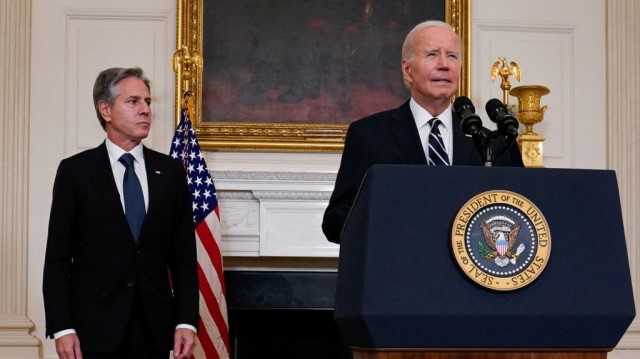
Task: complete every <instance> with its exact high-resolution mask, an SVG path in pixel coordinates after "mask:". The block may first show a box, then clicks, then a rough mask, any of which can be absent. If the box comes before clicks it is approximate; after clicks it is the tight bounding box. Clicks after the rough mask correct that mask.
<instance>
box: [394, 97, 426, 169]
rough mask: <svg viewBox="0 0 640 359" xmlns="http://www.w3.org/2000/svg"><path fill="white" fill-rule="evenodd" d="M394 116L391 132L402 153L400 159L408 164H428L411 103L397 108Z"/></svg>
mask: <svg viewBox="0 0 640 359" xmlns="http://www.w3.org/2000/svg"><path fill="white" fill-rule="evenodd" d="M392 116H393V117H394V120H393V121H391V131H392V132H393V134H394V138H395V141H396V145H397V148H398V149H399V151H400V154H399V155H400V158H404V159H406V160H407V163H415V164H426V163H427V158H426V157H425V155H424V149H423V147H422V144H421V143H420V135H418V127H416V121H415V120H414V118H413V114H411V108H410V107H409V101H407V102H405V103H404V104H403V105H402V106H400V107H399V108H397V109H396V110H395V111H394V112H393V115H392Z"/></svg>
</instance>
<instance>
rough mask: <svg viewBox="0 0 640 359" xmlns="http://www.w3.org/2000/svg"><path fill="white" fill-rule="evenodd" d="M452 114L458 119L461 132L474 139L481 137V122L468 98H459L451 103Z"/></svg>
mask: <svg viewBox="0 0 640 359" xmlns="http://www.w3.org/2000/svg"><path fill="white" fill-rule="evenodd" d="M453 113H454V114H455V115H456V116H458V118H460V124H461V126H462V132H463V133H464V134H466V135H471V136H472V137H474V138H477V137H478V136H483V132H482V128H483V127H482V120H481V119H480V116H478V115H476V108H475V107H474V106H473V103H472V102H471V100H469V98H468V97H465V96H460V97H458V98H456V100H455V101H454V102H453Z"/></svg>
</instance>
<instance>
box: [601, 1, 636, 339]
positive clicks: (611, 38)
mask: <svg viewBox="0 0 640 359" xmlns="http://www.w3.org/2000/svg"><path fill="white" fill-rule="evenodd" d="M638 16H640V3H638V1H636V0H608V1H607V50H608V51H607V118H608V133H607V136H608V139H607V140H608V141H607V142H608V151H607V152H608V158H607V161H608V167H609V168H611V169H613V170H615V171H616V175H617V178H618V186H619V189H620V202H621V205H622V217H623V221H624V224H625V236H626V238H627V249H628V251H629V264H630V268H631V276H632V281H633V284H634V297H635V302H636V311H637V310H638V308H639V304H640V288H639V286H640V191H638V188H640V122H639V121H638V118H640V109H639V108H638V106H637V105H638V98H640V63H638V55H640V44H639V43H638V41H637V39H638V38H640V25H639V24H638V22H637V18H638ZM618 348H621V349H640V319H639V318H638V316H637V315H636V319H635V320H634V322H633V323H632V324H631V327H630V328H629V330H628V331H627V334H626V335H625V336H624V337H623V339H622V341H621V342H620V345H619V346H618Z"/></svg>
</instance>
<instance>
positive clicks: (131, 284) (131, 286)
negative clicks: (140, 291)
mask: <svg viewBox="0 0 640 359" xmlns="http://www.w3.org/2000/svg"><path fill="white" fill-rule="evenodd" d="M134 285H136V283H135V282H134V281H131V282H127V287H128V288H133V286H134Z"/></svg>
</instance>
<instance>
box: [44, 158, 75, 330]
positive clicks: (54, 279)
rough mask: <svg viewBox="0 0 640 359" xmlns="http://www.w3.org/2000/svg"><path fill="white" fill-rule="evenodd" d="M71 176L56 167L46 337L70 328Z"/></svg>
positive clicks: (46, 279)
mask: <svg viewBox="0 0 640 359" xmlns="http://www.w3.org/2000/svg"><path fill="white" fill-rule="evenodd" d="M75 197H76V196H75V193H74V184H73V176H72V175H71V171H70V169H69V168H68V166H67V164H66V162H65V161H62V162H61V163H60V165H59V166H58V172H57V174H56V179H55V182H54V185H53V199H52V203H51V213H50V216H49V230H48V235H47V249H46V253H45V259H44V274H43V283H42V293H43V296H44V309H45V316H46V336H48V337H50V338H53V334H54V333H56V332H58V331H60V330H63V329H70V328H74V323H73V320H72V316H71V300H70V298H71V264H72V261H73V252H72V245H73V234H74V229H75V226H76V224H75V218H76V216H75V212H76V198H75Z"/></svg>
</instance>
